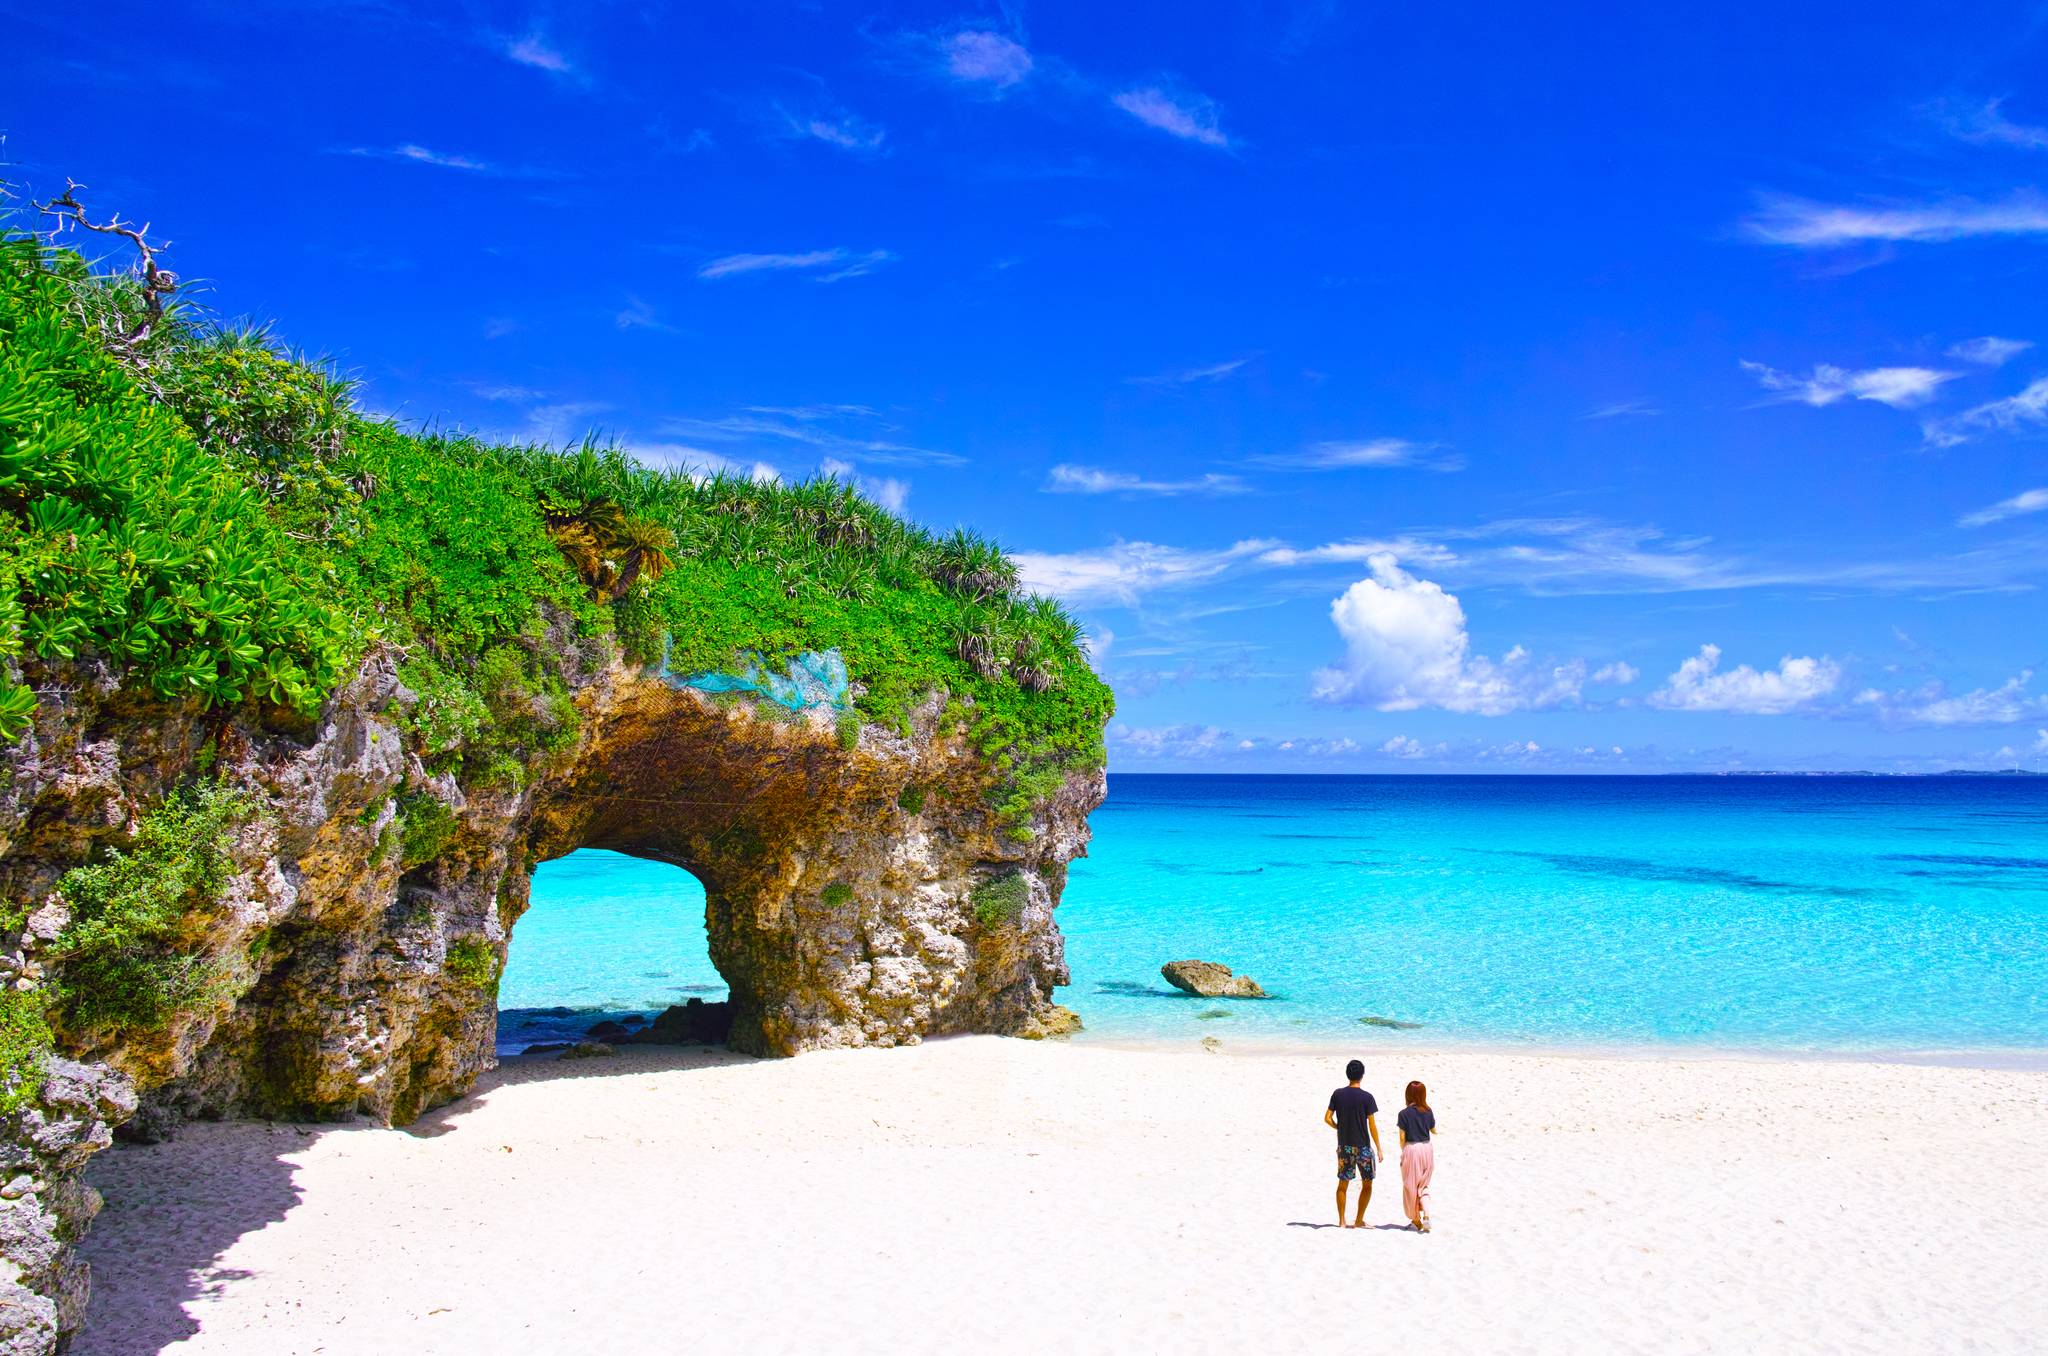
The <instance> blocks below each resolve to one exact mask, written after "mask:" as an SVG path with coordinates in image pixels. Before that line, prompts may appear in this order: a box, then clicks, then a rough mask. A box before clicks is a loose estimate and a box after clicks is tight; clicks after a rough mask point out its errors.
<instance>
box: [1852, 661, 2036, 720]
mask: <svg viewBox="0 0 2048 1356" xmlns="http://www.w3.org/2000/svg"><path fill="white" fill-rule="evenodd" d="M2033 679H2034V674H2033V671H2032V670H2031V669H2028V670H2022V671H2021V672H2020V673H2019V675H2018V676H2017V677H2014V678H2010V679H2008V680H2007V681H2006V682H2005V683H2004V684H2003V685H2002V686H2000V687H1992V688H1983V687H1980V688H1978V689H1976V690H1975V691H1973V692H1961V693H1955V694H1953V695H1952V694H1950V692H1949V691H1948V688H1947V687H1946V685H1944V684H1943V683H1941V682H1939V681H1935V682H1930V683H1927V684H1924V685H1923V686H1921V687H1918V688H1913V689H1910V690H1907V691H1901V692H1883V691H1880V690H1878V689H1877V688H1867V689H1865V690H1864V691H1862V692H1860V693H1858V694H1857V695H1856V705H1857V707H1858V708H1860V709H1862V710H1863V711H1865V712H1868V713H1869V714H1871V715H1874V716H1876V717H1877V718H1878V719H1879V720H1880V721H1883V722H1884V723H1885V724H1887V725H2011V724H2013V723H2015V722H2017V721H2022V720H2035V719H2038V718H2039V717H2041V716H2043V715H2048V696H2035V695H2033V694H2031V693H2029V692H2028V691H2027V687H2028V685H2029V684H2030V683H2032V682H2033Z"/></svg>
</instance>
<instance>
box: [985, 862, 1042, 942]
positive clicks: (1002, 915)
mask: <svg viewBox="0 0 2048 1356" xmlns="http://www.w3.org/2000/svg"><path fill="white" fill-rule="evenodd" d="M1030 902H1031V880H1030V877H1028V876H1026V875H1025V874H1024V873H1023V872H1022V871H1012V872H1010V873H1009V874H1008V875H1006V876H997V877H996V878H995V879H993V880H985V881H983V882H982V883H981V884H979V885H977V886H975V887H974V921H975V922H977V923H979V924H981V926H983V927H985V928H992V927H999V926H1001V925H1003V924H1006V923H1014V922H1016V921H1017V920H1018V918H1020V917H1022V916H1023V913H1024V906H1025V905H1026V904H1029V903H1030Z"/></svg>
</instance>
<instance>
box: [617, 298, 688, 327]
mask: <svg viewBox="0 0 2048 1356" xmlns="http://www.w3.org/2000/svg"><path fill="white" fill-rule="evenodd" d="M612 323H613V324H615V325H617V326H618V327H619V328H620V329H622V330H660V331H668V332H673V331H674V330H675V326H673V325H671V324H668V323H667V322H666V321H664V320H663V319H662V318H661V317H660V316H659V315H656V314H655V311H654V306H653V303H651V302H648V301H645V300H643V299H641V298H639V297H636V296H630V295H629V296H628V297H627V298H626V304H625V305H624V306H622V307H620V308H619V311H618V313H617V314H616V315H614V316H613V317H612Z"/></svg>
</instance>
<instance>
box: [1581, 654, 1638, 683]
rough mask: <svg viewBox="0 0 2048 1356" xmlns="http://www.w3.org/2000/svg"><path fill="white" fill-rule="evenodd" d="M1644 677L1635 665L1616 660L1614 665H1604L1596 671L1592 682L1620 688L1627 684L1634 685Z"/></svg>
mask: <svg viewBox="0 0 2048 1356" xmlns="http://www.w3.org/2000/svg"><path fill="white" fill-rule="evenodd" d="M1642 676H1643V671H1642V670H1641V669H1639V668H1637V667H1636V666H1635V665H1633V664H1626V663H1623V662H1622V661H1620V660H1616V661H1615V662H1614V663H1612V664H1602V665H1601V666H1600V667H1599V668H1597V669H1595V670H1594V671H1593V679H1592V680H1593V681H1594V682H1596V683H1612V684H1614V685H1615V686H1616V687H1620V686H1622V685H1623V684H1625V683H1633V682H1634V681H1635V680H1636V679H1638V678H1640V677H1642Z"/></svg>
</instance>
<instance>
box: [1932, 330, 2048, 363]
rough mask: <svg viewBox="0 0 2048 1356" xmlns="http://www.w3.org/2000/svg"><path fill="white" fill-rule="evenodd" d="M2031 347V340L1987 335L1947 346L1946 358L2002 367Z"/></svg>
mask: <svg viewBox="0 0 2048 1356" xmlns="http://www.w3.org/2000/svg"><path fill="white" fill-rule="evenodd" d="M2033 346H2034V345H2033V341H2032V340H2028V339H2001V338H1999V337H1998V336H1997V335H1995V334H1987V335H1984V336H1983V337H1982V338H1978V339H1965V340H1963V341H1962V342H1961V343H1960V344H1951V345H1949V350H1948V356H1949V357H1951V358H1961V359H1962V360H1963V361H1964V362H1966V363H1976V364H1978V365H1979V366H1982V367H2003V366H2004V365H2005V364H2006V363H2007V362H2010V361H2011V360H2012V359H2014V358H2017V357H2018V356H2019V355H2020V354H2022V353H2025V352H2026V351H2027V350H2028V349H2030V348H2032V347H2033Z"/></svg>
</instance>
